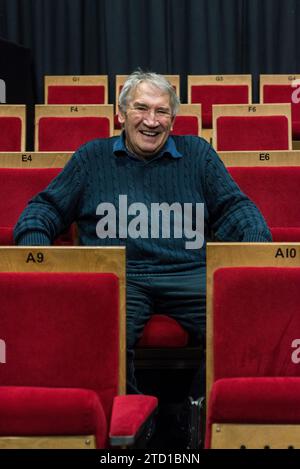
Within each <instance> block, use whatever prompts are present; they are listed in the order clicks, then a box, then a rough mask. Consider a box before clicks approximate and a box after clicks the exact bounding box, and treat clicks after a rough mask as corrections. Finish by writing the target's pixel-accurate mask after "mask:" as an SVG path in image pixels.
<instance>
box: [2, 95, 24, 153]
mask: <svg viewBox="0 0 300 469" xmlns="http://www.w3.org/2000/svg"><path fill="white" fill-rule="evenodd" d="M25 123H26V108H25V106H24V105H12V104H1V106H0V151H25V141H26V128H25V127H26V125H25Z"/></svg>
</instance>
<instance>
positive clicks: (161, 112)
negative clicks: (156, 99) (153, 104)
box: [157, 109, 170, 116]
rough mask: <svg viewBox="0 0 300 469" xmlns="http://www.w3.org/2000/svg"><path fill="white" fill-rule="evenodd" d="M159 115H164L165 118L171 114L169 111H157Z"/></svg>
mask: <svg viewBox="0 0 300 469" xmlns="http://www.w3.org/2000/svg"><path fill="white" fill-rule="evenodd" d="M157 113H158V114H161V115H164V116H166V115H169V114H170V112H169V111H168V110H167V109H157Z"/></svg>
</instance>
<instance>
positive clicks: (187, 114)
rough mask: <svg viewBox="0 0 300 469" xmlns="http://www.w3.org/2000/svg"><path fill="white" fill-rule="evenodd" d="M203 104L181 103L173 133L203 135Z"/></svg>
mask: <svg viewBox="0 0 300 469" xmlns="http://www.w3.org/2000/svg"><path fill="white" fill-rule="evenodd" d="M201 127H202V126H201V106H199V105H198V104H181V105H180V108H179V111H178V113H177V115H176V118H175V121H174V124H173V130H172V132H171V135H196V136H200V135H201Z"/></svg>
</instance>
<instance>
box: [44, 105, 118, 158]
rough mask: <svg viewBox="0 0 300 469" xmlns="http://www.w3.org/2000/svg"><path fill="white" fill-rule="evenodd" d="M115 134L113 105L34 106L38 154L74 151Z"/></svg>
mask: <svg viewBox="0 0 300 469" xmlns="http://www.w3.org/2000/svg"><path fill="white" fill-rule="evenodd" d="M112 134H113V106H112V105H111V104H107V105H90V106H80V105H78V106H77V105H74V106H63V105H53V106H51V105H37V106H36V107H35V151H62V152H63V151H75V150H77V148H78V147H80V146H81V145H83V144H84V143H86V142H88V141H89V140H93V139H96V138H107V137H110V136H111V135H112Z"/></svg>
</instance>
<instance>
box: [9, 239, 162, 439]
mask: <svg viewBox="0 0 300 469" xmlns="http://www.w3.org/2000/svg"><path fill="white" fill-rule="evenodd" d="M19 249H20V248H19ZM101 251H102V254H101ZM22 252H23V253H24V254H26V253H25V252H24V250H23V251H22ZM107 254H109V255H110V256H111V257H115V259H114V261H113V262H116V260H117V257H116V256H117V255H118V253H117V252H111V253H108V252H107V250H106V252H104V250H101V248H100V249H99V248H98V250H97V249H91V250H87V249H86V248H85V252H83V249H80V248H77V250H76V253H75V252H70V250H66V249H65V250H60V251H58V250H57V249H55V250H54V251H53V248H48V249H47V248H43V255H44V256H45V260H46V259H47V262H49V265H51V270H52V272H51V273H49V272H47V271H46V266H44V267H43V266H41V265H39V266H37V267H35V270H37V271H36V272H20V271H19V272H0V295H1V305H2V307H3V308H4V310H5V312H6V314H4V315H1V319H0V329H1V337H2V338H3V340H4V341H5V344H6V348H7V360H6V363H5V366H3V369H2V370H1V375H0V447H3V446H4V447H5V445H6V444H8V443H10V447H17V448H18V447H22V445H24V441H23V439H24V438H25V443H27V447H37V446H39V447H48V448H55V447H57V448H62V447H64V448H70V447H73V448H74V447H77V448H93V447H97V448H106V447H108V446H109V443H111V444H114V445H122V444H128V443H133V441H134V440H135V436H136V433H137V431H138V430H140V428H141V426H142V425H143V424H144V422H145V420H147V418H148V417H149V416H150V415H151V413H152V412H153V411H154V409H155V407H156V405H157V399H156V398H154V397H151V396H134V395H132V396H121V395H118V394H119V391H120V389H123V390H124V384H125V383H124V378H125V374H124V370H123V372H122V373H121V372H120V368H121V367H120V363H123V364H124V361H123V357H122V356H121V355H120V354H121V353H122V352H123V350H124V348H123V347H124V341H125V328H124V317H122V316H121V312H120V311H123V312H124V309H123V307H122V309H121V308H120V306H121V303H122V305H123V306H124V301H125V290H124V287H123V286H122V285H124V275H125V265H123V264H125V257H124V255H122V262H123V264H122V265H120V261H121V258H120V257H119V258H118V262H119V264H118V266H117V267H116V268H113V269H112V270H116V269H119V271H120V273H121V271H122V274H121V275H122V276H121V277H117V275H116V274H115V273H99V272H95V271H94V272H87V271H85V272H80V271H78V272H76V268H77V269H78V270H80V269H84V270H87V269H89V266H91V265H92V263H94V264H95V263H96V264H97V263H99V264H98V265H101V270H104V271H105V269H106V268H107V269H108V270H110V268H111V267H112V266H110V267H108V266H107V265H105V263H107V262H108V263H109V262H110V261H109V260H107V258H106V259H105V256H107ZM13 255H15V256H16V257H18V256H19V259H20V255H19V254H18V248H15V249H14V252H13V253H12V252H10V253H8V254H7V256H6V254H5V253H4V254H3V252H2V253H1V256H2V262H3V257H5V256H6V261H7V264H8V266H9V268H10V269H11V270H12V265H11V264H12V263H11V262H10V261H9V260H11V258H12V256H13ZM33 255H34V254H33ZM74 256H75V259H76V261H75V263H74ZM101 256H102V257H101ZM80 265H82V266H83V267H80ZM23 267H24V264H23ZM31 267H32V265H31ZM2 268H3V263H2ZM17 268H18V269H19V270H20V269H21V268H22V266H21V265H18V266H17ZM70 268H72V270H73V272H68V269H70ZM28 269H29V270H30V265H29V266H27V270H28ZM92 269H94V270H95V267H92ZM56 270H64V272H61V271H59V272H57V271H56ZM120 289H121V290H120ZM121 324H122V327H121ZM16 325H17V326H18V328H19V329H20V330H22V333H21V334H16ZM70 325H71V326H70ZM66 328H67V329H68V333H67V334H66ZM121 337H122V341H121ZM121 343H122V345H121ZM121 381H122V385H121V387H120V382H121ZM12 436H13V437H22V438H21V440H20V441H19V438H16V439H15V440H12V441H8V440H9V437H12ZM26 438H29V439H28V440H26ZM72 438H73V440H72ZM43 442H44V443H43ZM43 445H45V446H43Z"/></svg>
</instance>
